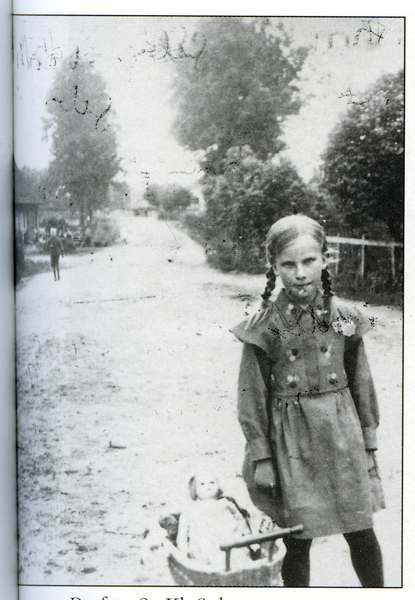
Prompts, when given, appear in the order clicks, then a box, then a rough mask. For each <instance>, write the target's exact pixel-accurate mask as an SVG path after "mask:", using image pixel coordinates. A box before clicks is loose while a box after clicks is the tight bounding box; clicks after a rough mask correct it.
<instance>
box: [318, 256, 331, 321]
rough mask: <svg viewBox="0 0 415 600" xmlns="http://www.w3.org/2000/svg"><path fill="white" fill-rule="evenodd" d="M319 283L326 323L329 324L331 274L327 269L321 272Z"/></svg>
mask: <svg viewBox="0 0 415 600" xmlns="http://www.w3.org/2000/svg"><path fill="white" fill-rule="evenodd" d="M321 283H322V285H323V293H324V310H325V311H326V319H325V320H326V321H327V323H329V322H330V298H331V296H333V290H332V289H331V274H330V271H329V270H328V268H327V267H324V269H323V270H322V271H321Z"/></svg>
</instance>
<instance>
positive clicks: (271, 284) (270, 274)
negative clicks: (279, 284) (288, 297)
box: [261, 267, 277, 308]
mask: <svg viewBox="0 0 415 600" xmlns="http://www.w3.org/2000/svg"><path fill="white" fill-rule="evenodd" d="M266 277H267V285H266V287H265V291H264V293H263V294H262V296H261V297H262V300H263V305H264V308H265V307H267V306H268V300H269V298H270V296H271V294H272V291H273V289H274V288H275V282H276V280H277V276H276V274H275V271H274V269H273V268H272V267H270V268H269V269H268V271H267V272H266Z"/></svg>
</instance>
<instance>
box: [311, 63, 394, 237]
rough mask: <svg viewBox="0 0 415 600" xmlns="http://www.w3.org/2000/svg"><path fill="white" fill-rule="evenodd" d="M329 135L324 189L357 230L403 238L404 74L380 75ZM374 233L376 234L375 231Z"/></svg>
mask: <svg viewBox="0 0 415 600" xmlns="http://www.w3.org/2000/svg"><path fill="white" fill-rule="evenodd" d="M355 98H356V99H355V101H354V102H353V105H352V106H351V108H350V110H349V111H348V113H347V114H346V116H345V117H344V119H343V120H342V121H341V122H340V123H339V125H338V126H337V128H336V129H335V131H334V132H333V134H332V136H331V140H330V143H329V146H328V149H327V151H326V153H325V156H324V182H323V185H324V187H325V188H326V189H327V190H328V192H329V193H330V194H333V195H334V196H335V197H336V198H337V199H338V200H339V202H340V208H341V210H342V211H344V213H345V215H346V220H347V223H348V225H349V226H350V227H351V228H352V231H353V232H354V233H355V234H360V235H362V234H366V235H368V236H371V237H372V236H373V235H374V234H375V235H378V236H379V235H382V227H383V229H384V230H386V234H387V236H388V237H392V238H393V239H394V240H397V241H401V240H402V237H403V203H404V155H403V152H404V137H403V118H404V116H403V110H404V88H403V72H402V71H401V72H399V73H398V74H396V75H389V76H385V77H382V78H381V79H380V80H378V82H377V83H376V84H375V85H374V86H373V87H372V88H371V89H369V90H368V92H366V93H365V94H362V95H361V96H360V97H355ZM374 232H376V233H374Z"/></svg>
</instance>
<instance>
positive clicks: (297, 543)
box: [281, 538, 313, 587]
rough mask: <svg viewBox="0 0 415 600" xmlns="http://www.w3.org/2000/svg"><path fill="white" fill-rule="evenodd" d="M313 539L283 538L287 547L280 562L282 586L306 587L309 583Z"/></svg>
mask: <svg viewBox="0 0 415 600" xmlns="http://www.w3.org/2000/svg"><path fill="white" fill-rule="evenodd" d="M312 541H313V540H297V539H295V538H285V539H284V544H285V547H286V548H287V552H286V555H285V557H284V562H283V563H282V570H281V575H282V580H283V582H284V587H308V586H309V585H310V547H311V542H312Z"/></svg>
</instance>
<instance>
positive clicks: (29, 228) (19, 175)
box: [14, 163, 39, 237]
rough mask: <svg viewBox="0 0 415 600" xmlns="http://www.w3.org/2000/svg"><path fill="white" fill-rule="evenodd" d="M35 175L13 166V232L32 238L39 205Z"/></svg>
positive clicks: (36, 224)
mask: <svg viewBox="0 0 415 600" xmlns="http://www.w3.org/2000/svg"><path fill="white" fill-rule="evenodd" d="M35 179H36V175H35V174H33V173H32V172H30V171H29V172H26V171H24V170H21V169H19V168H18V167H17V165H16V163H15V164H14V223H15V232H16V234H17V233H20V234H23V235H27V236H29V237H31V236H32V234H33V233H34V231H35V229H37V228H38V227H39V203H38V201H37V200H38V199H37V198H36V182H35Z"/></svg>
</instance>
